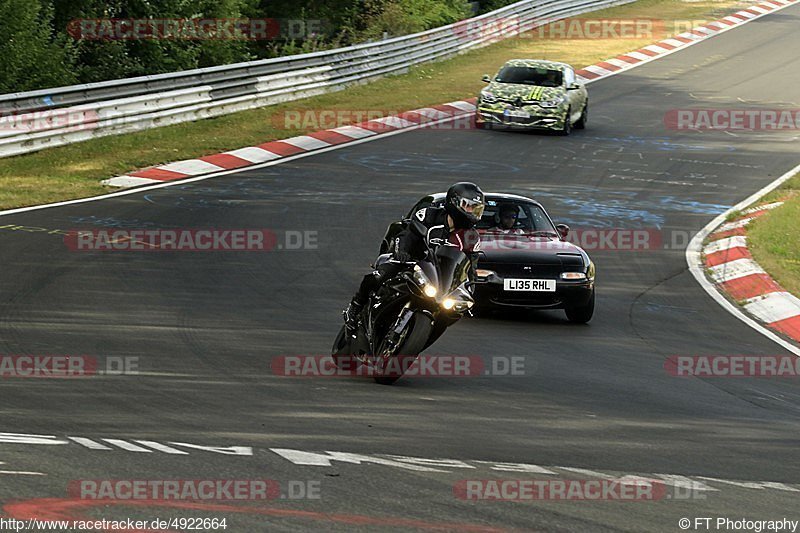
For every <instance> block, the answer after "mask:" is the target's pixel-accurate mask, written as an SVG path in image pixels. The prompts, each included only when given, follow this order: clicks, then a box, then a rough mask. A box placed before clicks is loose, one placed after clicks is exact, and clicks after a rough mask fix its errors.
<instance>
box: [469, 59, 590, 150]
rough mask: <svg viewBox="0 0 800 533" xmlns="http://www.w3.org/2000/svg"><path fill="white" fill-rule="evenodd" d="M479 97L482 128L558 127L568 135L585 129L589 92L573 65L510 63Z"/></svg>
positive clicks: (477, 116)
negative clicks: (495, 126)
mask: <svg viewBox="0 0 800 533" xmlns="http://www.w3.org/2000/svg"><path fill="white" fill-rule="evenodd" d="M483 81H485V82H486V83H488V84H489V86H488V87H486V88H485V89H484V90H482V91H481V94H480V96H478V109H477V111H476V112H475V113H476V114H475V121H476V125H477V126H478V127H479V128H482V127H491V126H492V125H497V126H501V125H502V126H511V127H519V128H535V129H548V130H556V131H559V132H561V133H562V134H564V135H569V133H570V131H571V130H572V128H573V127H574V128H578V129H583V128H585V127H586V121H587V119H588V113H589V95H588V93H587V92H586V87H584V86H583V85H582V84H580V83H578V82H577V81H576V78H575V71H574V70H573V68H572V67H571V66H569V65H567V64H565V63H558V62H555V61H544V60H540V59H513V60H511V61H509V62H507V63H506V64H505V65H503V67H502V68H501V69H500V71H499V72H498V73H497V75H496V76H495V77H494V78H490V77H489V76H488V75H487V76H484V77H483Z"/></svg>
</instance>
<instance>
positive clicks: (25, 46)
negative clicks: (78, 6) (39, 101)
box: [0, 0, 76, 93]
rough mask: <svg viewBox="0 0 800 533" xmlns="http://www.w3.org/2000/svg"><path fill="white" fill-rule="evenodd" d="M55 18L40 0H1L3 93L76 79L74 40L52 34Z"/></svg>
mask: <svg viewBox="0 0 800 533" xmlns="http://www.w3.org/2000/svg"><path fill="white" fill-rule="evenodd" d="M52 17H53V13H52V10H51V9H50V6H49V5H44V6H43V5H42V4H40V2H39V1H38V0H0V57H1V58H2V60H1V61H0V93H9V92H20V91H28V90H33V89H39V88H42V87H56V86H60V85H68V84H70V83H74V82H75V81H76V77H75V75H74V73H73V72H72V70H71V68H70V66H71V63H72V50H71V43H69V42H68V40H67V39H66V38H65V37H64V36H63V35H61V36H54V35H53V33H52Z"/></svg>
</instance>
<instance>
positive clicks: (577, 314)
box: [564, 291, 594, 324]
mask: <svg viewBox="0 0 800 533" xmlns="http://www.w3.org/2000/svg"><path fill="white" fill-rule="evenodd" d="M564 311H565V312H566V313H567V318H568V319H569V321H570V322H573V323H575V324H586V323H587V322H589V321H590V320H591V319H592V316H593V315H594V291H592V296H591V297H590V298H589V301H588V302H587V303H586V305H580V306H576V307H567V308H566V309H564Z"/></svg>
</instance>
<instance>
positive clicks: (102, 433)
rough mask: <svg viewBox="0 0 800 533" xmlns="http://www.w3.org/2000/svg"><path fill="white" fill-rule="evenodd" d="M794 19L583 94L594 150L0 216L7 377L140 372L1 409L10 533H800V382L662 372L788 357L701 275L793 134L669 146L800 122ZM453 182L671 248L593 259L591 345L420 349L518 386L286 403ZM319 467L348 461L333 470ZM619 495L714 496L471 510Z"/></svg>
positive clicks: (205, 188) (482, 341)
mask: <svg viewBox="0 0 800 533" xmlns="http://www.w3.org/2000/svg"><path fill="white" fill-rule="evenodd" d="M799 21H800V6H794V7H790V8H787V9H784V10H782V11H780V12H778V13H777V14H774V15H770V16H767V17H764V18H761V19H759V20H757V21H754V22H752V23H750V24H747V25H745V26H743V27H741V28H738V29H735V30H732V31H729V32H727V33H724V34H722V35H720V36H718V37H716V38H713V39H710V40H708V41H706V42H703V43H700V44H698V45H696V46H693V47H690V48H688V49H687V50H684V51H681V52H679V53H676V54H673V55H670V56H668V57H666V58H663V59H660V60H658V61H654V62H652V63H649V64H646V65H644V66H642V67H640V68H637V69H633V70H632V71H629V72H627V73H625V74H622V75H618V76H613V77H611V78H608V79H605V80H602V81H599V82H597V83H594V84H592V85H591V86H590V87H589V93H590V99H591V117H590V124H589V127H588V129H586V130H584V131H576V132H574V133H573V135H572V136H570V137H567V138H563V137H557V136H549V135H540V134H525V133H522V134H519V133H508V132H498V131H476V130H447V129H437V130H419V131H414V132H410V133H405V134H402V135H396V136H392V137H388V138H384V139H382V140H378V141H375V142H369V143H365V144H361V145H358V146H353V147H349V148H343V149H339V150H334V151H331V152H327V153H323V154H317V155H312V156H309V157H304V158H301V159H297V160H294V161H290V162H287V163H283V164H280V165H275V166H270V167H266V168H262V169H257V170H250V171H245V172H240V173H236V174H230V175H226V176H222V177H218V178H213V179H209V180H205V181H199V182H194V183H189V184H176V185H174V186H171V187H166V188H161V189H156V190H150V191H145V192H136V193H133V194H130V195H127V196H121V197H117V198H112V199H107V200H102V201H96V202H88V203H83V204H75V205H68V206H63V207H57V208H49V209H45V210H37V211H31V212H25V213H18V214H12V215H8V216H3V217H2V218H1V219H0V260H2V276H0V354H70V355H88V356H92V357H96V358H97V359H98V360H107V359H108V358H124V357H136V358H138V367H139V368H138V370H139V373H138V374H129V375H123V376H115V375H105V376H96V377H87V378H73V379H22V378H17V379H4V380H2V381H1V382H0V391H1V392H0V394H1V396H0V397H1V398H2V400H1V401H0V431H2V432H7V433H15V434H24V435H28V437H11V436H8V435H2V436H0V462H2V463H4V464H2V465H0V469H3V472H0V502H2V503H3V506H4V507H3V511H2V512H1V513H0V515H1V516H4V517H12V516H13V517H17V518H25V517H31V516H38V517H44V516H55V517H58V516H61V517H96V518H101V517H105V518H108V519H111V518H128V517H132V518H136V517H141V518H146V519H152V518H156V517H160V518H168V517H180V516H183V517H188V516H198V517H219V518H221V517H227V518H228V529H227V530H228V531H236V532H249V531H294V530H309V529H320V530H322V529H324V530H337V531H339V530H340V531H351V530H401V529H417V530H437V531H441V530H462V531H469V530H489V529H490V528H494V530H526V531H532V530H533V531H581V532H582V531H593V532H594V531H680V529H679V527H678V520H679V519H680V518H682V517H688V518H690V519H692V520H693V519H694V518H695V517H730V518H736V519H741V518H749V519H761V520H767V519H782V518H788V519H792V520H798V519H800V511H798V509H800V505H798V503H800V497H799V495H800V461H798V459H800V388H799V387H798V383H797V380H792V379H780V380H778V379H720V378H717V379H693V378H677V377H673V376H671V375H670V374H669V373H668V372H667V371H665V369H664V363H665V360H666V359H667V358H668V357H670V356H672V355H678V354H679V355H715V354H742V355H766V354H769V355H779V354H785V353H787V352H785V351H783V350H782V349H781V348H780V347H779V346H777V345H776V344H774V343H772V342H771V341H769V340H767V339H766V338H764V337H762V336H761V335H759V334H758V333H756V332H755V331H753V330H751V329H749V328H747V327H745V326H744V325H743V324H742V323H741V322H740V321H739V320H737V319H736V318H735V317H733V316H731V315H729V314H728V313H727V312H726V311H724V310H723V309H722V308H720V307H719V306H718V305H717V304H716V303H715V302H714V301H713V300H712V299H711V298H709V297H708V296H707V295H706V294H705V293H704V292H703V291H702V289H701V288H700V287H699V286H698V285H697V283H696V281H695V280H694V279H693V278H692V276H691V275H690V274H689V272H688V270H687V266H686V263H685V259H684V250H685V246H686V244H687V243H688V240H689V236H690V235H692V234H693V232H696V231H698V230H700V229H701V228H702V227H703V226H704V225H705V224H706V223H708V221H710V220H711V219H712V218H713V217H714V216H716V215H717V214H719V213H721V212H722V211H724V210H725V209H727V207H729V206H731V205H734V204H735V203H737V202H738V201H740V200H741V199H743V198H745V197H746V196H748V195H750V194H751V193H753V192H754V191H756V190H758V189H760V188H761V187H763V186H765V185H767V184H768V183H769V182H771V181H773V180H774V179H775V178H776V177H777V176H780V175H781V174H783V173H784V172H786V171H787V170H789V169H790V168H792V167H793V166H795V165H796V164H797V153H796V152H797V146H798V136H797V132H796V131H795V132H791V131H789V132H757V133H744V132H740V133H735V134H728V133H725V132H689V131H674V130H668V129H666V128H665V126H664V121H663V118H664V115H665V113H666V112H667V111H668V110H670V109H680V108H685V107H695V108H697V107H709V108H711V107H733V108H746V107H763V108H768V109H772V108H778V107H781V106H786V107H794V108H797V107H798V106H799V104H798V101H800V93H799V92H798V87H800V60H799V59H798V56H797V53H796V51H797V50H800V34H798V32H797V31H795V30H796V28H797V25H798V22H799ZM462 179H468V180H474V181H476V182H477V183H479V184H480V185H481V186H482V187H483V189H484V190H486V191H504V192H513V193H519V194H524V195H529V196H532V197H534V198H537V199H539V200H540V201H541V202H542V203H543V204H544V205H545V206H546V207H547V208H548V210H549V212H550V214H551V216H553V218H554V219H556V220H557V222H566V223H568V224H570V225H571V226H572V227H573V228H594V229H596V228H626V229H644V230H649V231H652V232H653V234H654V235H660V236H661V237H662V238H663V243H662V245H661V246H656V247H655V248H654V249H650V250H639V251H630V250H627V251H626V250H622V251H620V250H589V253H590V255H592V257H593V259H594V260H595V262H596V264H597V268H598V276H597V279H598V281H597V283H598V307H597V311H596V315H595V318H594V320H593V321H592V322H591V323H590V325H588V326H576V325H572V324H570V323H568V322H567V321H566V319H565V317H564V314H563V312H535V313H529V314H526V315H524V316H502V315H501V316H494V317H488V318H480V319H477V318H476V319H469V320H464V321H462V322H461V323H459V324H457V325H456V326H455V327H454V328H453V329H452V330H450V331H448V332H447V333H446V334H445V335H444V337H443V338H442V339H441V340H440V341H439V342H437V344H435V345H434V346H433V347H432V348H431V349H430V350H429V351H428V353H431V354H445V355H447V354H450V355H457V354H466V355H470V356H480V357H482V358H484V359H485V360H486V361H490V360H491V358H498V357H507V358H511V357H522V358H524V363H525V367H524V368H525V371H524V375H521V376H498V375H490V376H477V377H471V378H467V377H461V378H459V377H450V378H427V379H423V378H416V379H415V378H407V379H402V380H401V381H399V382H398V383H397V384H396V385H395V386H393V387H384V386H379V385H376V384H374V383H373V382H372V380H370V379H360V378H289V377H282V376H278V375H276V374H275V373H274V372H273V370H272V369H271V362H272V361H274V360H275V359H274V358H276V357H278V356H282V355H314V354H320V355H321V354H326V353H329V350H330V346H331V343H332V341H333V337H334V336H335V334H336V332H337V330H338V328H339V326H340V320H341V318H340V310H341V309H342V307H343V306H344V305H345V304H346V302H347V300H348V298H349V297H350V295H351V294H352V292H353V290H354V289H355V286H356V284H357V283H358V281H359V280H360V278H361V276H362V275H363V274H364V272H365V271H366V270H367V269H368V265H369V263H370V261H371V260H372V259H373V257H374V255H375V253H376V252H377V247H378V243H379V240H380V237H381V236H382V235H383V232H384V230H385V227H386V225H387V224H388V223H390V222H391V221H392V220H394V219H396V218H397V217H399V216H400V215H401V214H403V213H405V212H406V211H407V210H408V209H409V207H410V206H411V205H412V204H413V203H414V202H415V201H416V200H417V199H418V198H419V197H421V196H423V195H424V194H426V193H428V192H432V191H440V190H443V189H445V188H446V187H447V186H448V185H449V184H450V183H452V182H454V181H458V180H462ZM18 226H23V228H19V227H18ZM31 227H37V228H45V229H47V230H48V231H51V230H55V229H61V230H69V229H74V228H92V229H113V228H143V229H147V228H212V227H213V228H266V229H271V230H274V231H276V232H277V233H278V234H279V235H283V232H285V231H290V232H298V231H300V232H316V233H315V235H316V238H317V243H318V244H317V247H316V248H311V249H302V250H286V249H283V250H275V251H273V252H270V253H255V252H253V253H241V252H239V253H234V252H230V253H225V252H213V253H177V252H175V253H166V252H165V253H137V252H119V253H113V252H111V253H109V252H106V253H103V252H94V253H79V252H72V251H70V250H69V249H68V248H67V246H65V244H64V241H63V239H62V237H61V236H60V235H59V234H57V233H48V232H43V231H36V232H34V231H31V230H30V229H25V228H31ZM15 228H16V229H15ZM673 239H675V240H674V241H673ZM673 242H674V244H675V245H674V246H673V245H672V243H673ZM30 435H39V436H41V437H37V438H34V437H30ZM68 437H73V438H83V439H89V440H88V441H86V440H84V441H81V440H80V439H68ZM102 439H120V440H121V441H124V443H122V444H120V442H117V441H112V442H108V441H103V440H102ZM14 440H17V442H13V441H14ZM135 441H150V442H151V443H160V444H161V449H155V448H153V447H152V446H133V445H132V444H134V442H135ZM90 443H93V444H90ZM174 443H183V444H194V445H196V446H195V447H191V446H184V445H180V444H174ZM234 446H236V447H244V448H243V449H239V448H229V447H234ZM126 447H127V448H128V449H125V448H126ZM203 447H223V448H225V449H224V450H223V449H220V448H215V449H208V448H203ZM136 448H138V450H137V449H136ZM168 450H171V452H169V451H168ZM275 450H278V451H275ZM283 450H295V452H287V451H283ZM297 451H300V452H312V453H315V454H317V455H303V454H299V453H297ZM326 451H327V452H344V453H349V454H357V456H353V455H339V456H335V457H337V459H334V460H333V461H332V462H330V465H329V466H325V465H324V463H325V462H326V461H325V460H324V457H323V456H324V454H325V452H326ZM225 452H227V453H225ZM391 456H401V457H399V458H398V457H391ZM321 457H322V459H320V458H321ZM328 457H333V456H330V455H328ZM303 458H305V459H303ZM409 458H420V459H419V460H415V459H409ZM433 459H444V460H447V461H443V462H442V461H439V462H436V461H431V460H433ZM315 461H316V462H317V463H318V464H317V465H313V464H296V463H298V462H300V463H302V462H311V463H313V462H315ZM499 463H524V464H526V465H537V466H538V467H541V468H544V469H546V470H547V471H548V473H543V472H542V471H540V470H537V469H536V468H534V467H533V466H528V467H519V466H517V467H511V466H509V465H505V466H500V467H498V466H497V464H499ZM526 468H527V469H528V472H525V471H524V470H525V469H526ZM568 469H573V470H568ZM574 469H583V470H574ZM510 470H511V471H510ZM513 470H522V471H513ZM15 472H16V473H15ZM20 472H27V474H26V473H20ZM34 472H35V473H40V474H44V475H33V474H31V473H34ZM602 475H607V476H614V477H620V476H628V475H631V476H645V477H652V476H656V475H662V477H661V479H665V480H668V481H670V483H672V485H670V486H671V487H675V488H676V490H677V489H681V490H683V491H684V492H686V490H685V489H686V487H687V486H689V485H688V484H689V483H691V482H694V485H693V486H692V490H689V491H688V492H690V494H689V497H686V498H680V497H677V496H674V495H672V494H671V496H674V497H670V498H663V499H661V500H659V501H641V502H613V501H597V502H582V501H561V502H531V501H528V502H495V501H464V500H462V499H459V498H458V497H456V495H455V493H454V485H455V484H457V483H458V482H459V481H460V480H465V479H472V480H482V479H532V478H536V479H597V478H598V477H600V476H602ZM681 476H685V477H681ZM708 478H714V480H710V479H708ZM87 479H95V480H97V479H104V480H114V479H136V480H176V479H232V480H237V479H238V480H250V479H271V480H276V481H278V482H279V483H280V484H281V488H282V490H284V491H286V490H289V489H288V488H287V487H289V485H290V484H292V483H294V485H295V486H297V485H298V483H297V482H303V483H305V482H306V481H311V482H312V485H314V484H317V485H315V486H318V488H319V496H320V497H319V498H318V499H292V498H289V497H287V498H285V499H281V498H277V499H275V500H272V501H267V502H265V501H248V502H238V501H230V502H222V503H215V504H211V503H198V504H188V503H174V502H172V503H164V502H161V503H157V502H141V501H138V502H132V503H126V502H107V501H105V502H91V501H88V502H86V501H84V502H80V503H78V504H75V503H74V502H73V504H68V503H66V501H65V499H66V498H67V497H68V490H67V487H68V485H69V483H70V482H74V481H75V480H87ZM743 482H744V483H743ZM748 482H749V483H748ZM764 482H773V483H771V484H770V483H767V484H765V483H764ZM456 492H457V491H456ZM285 495H287V496H290V494H288V493H286V494H285ZM173 530H174V529H173ZM700 530H703V531H705V530H706V529H703V528H701V529H700Z"/></svg>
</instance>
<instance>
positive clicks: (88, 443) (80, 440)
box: [67, 437, 114, 450]
mask: <svg viewBox="0 0 800 533" xmlns="http://www.w3.org/2000/svg"><path fill="white" fill-rule="evenodd" d="M67 438H68V439H69V440H71V441H72V442H75V443H77V444H80V445H81V446H85V447H86V448H89V449H90V450H113V449H114V448H111V447H109V446H106V445H105V444H100V443H99V442H96V441H93V440H92V439H87V438H85V437H67Z"/></svg>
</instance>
